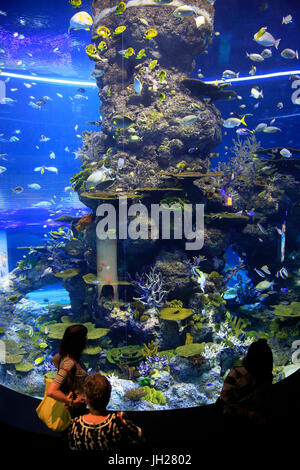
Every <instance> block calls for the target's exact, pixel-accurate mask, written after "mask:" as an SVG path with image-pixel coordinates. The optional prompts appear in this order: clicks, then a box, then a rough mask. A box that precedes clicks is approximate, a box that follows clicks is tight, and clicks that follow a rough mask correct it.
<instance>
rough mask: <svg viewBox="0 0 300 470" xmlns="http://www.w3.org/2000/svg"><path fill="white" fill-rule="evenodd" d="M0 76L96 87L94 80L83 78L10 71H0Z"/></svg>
mask: <svg viewBox="0 0 300 470" xmlns="http://www.w3.org/2000/svg"><path fill="white" fill-rule="evenodd" d="M0 77H11V78H21V79H22V80H30V81H34V82H44V83H54V84H59V85H74V86H78V85H80V86H85V87H88V86H89V87H93V88H96V87H97V83H96V82H89V81H83V80H62V79H60V78H47V77H38V76H35V75H23V74H19V73H12V72H3V71H2V72H1V74H0Z"/></svg>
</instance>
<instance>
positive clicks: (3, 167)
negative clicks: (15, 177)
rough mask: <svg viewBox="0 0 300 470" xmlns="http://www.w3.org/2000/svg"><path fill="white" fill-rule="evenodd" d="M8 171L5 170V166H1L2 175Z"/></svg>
mask: <svg viewBox="0 0 300 470" xmlns="http://www.w3.org/2000/svg"><path fill="white" fill-rule="evenodd" d="M6 170H7V168H5V166H0V175H1V173H4V172H5V171H6Z"/></svg>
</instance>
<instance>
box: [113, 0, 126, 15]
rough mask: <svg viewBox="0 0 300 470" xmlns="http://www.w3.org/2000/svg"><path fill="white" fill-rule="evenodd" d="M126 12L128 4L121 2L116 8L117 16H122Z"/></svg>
mask: <svg viewBox="0 0 300 470" xmlns="http://www.w3.org/2000/svg"><path fill="white" fill-rule="evenodd" d="M125 10H126V3H124V2H120V3H119V5H118V6H117V7H116V10H115V14H116V15H121V14H122V13H124V11H125Z"/></svg>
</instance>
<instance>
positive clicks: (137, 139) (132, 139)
mask: <svg viewBox="0 0 300 470" xmlns="http://www.w3.org/2000/svg"><path fill="white" fill-rule="evenodd" d="M128 140H129V142H133V143H136V142H141V141H142V140H143V137H140V136H139V135H130V136H129V138H128Z"/></svg>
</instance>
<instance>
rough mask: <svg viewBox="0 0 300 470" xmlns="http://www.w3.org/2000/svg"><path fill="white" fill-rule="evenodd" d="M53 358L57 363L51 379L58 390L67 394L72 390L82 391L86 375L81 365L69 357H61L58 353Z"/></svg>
mask: <svg viewBox="0 0 300 470" xmlns="http://www.w3.org/2000/svg"><path fill="white" fill-rule="evenodd" d="M54 360H55V361H56V363H58V364H59V366H58V373H57V375H56V377H55V378H54V379H53V383H55V384H57V385H58V386H59V388H60V390H61V391H62V392H63V393H65V394H68V393H69V392H70V391H74V392H75V394H82V393H83V383H84V380H85V379H86V377H87V373H86V371H85V370H84V369H83V368H82V367H81V365H80V364H79V363H78V362H76V361H75V360H74V359H71V358H70V357H64V358H62V359H61V357H60V355H59V354H56V355H55V356H54Z"/></svg>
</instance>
